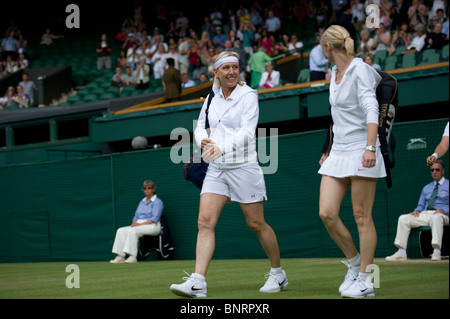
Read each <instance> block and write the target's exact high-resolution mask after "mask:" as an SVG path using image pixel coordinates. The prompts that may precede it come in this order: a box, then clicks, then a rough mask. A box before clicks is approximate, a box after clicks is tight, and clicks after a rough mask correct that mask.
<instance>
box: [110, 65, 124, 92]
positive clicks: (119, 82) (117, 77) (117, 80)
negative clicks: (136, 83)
mask: <svg viewBox="0 0 450 319" xmlns="http://www.w3.org/2000/svg"><path fill="white" fill-rule="evenodd" d="M124 82H125V81H124V79H123V73H122V68H121V67H120V66H116V73H115V74H114V75H113V76H112V80H111V86H117V87H120V88H122V86H124V85H125V83H124Z"/></svg>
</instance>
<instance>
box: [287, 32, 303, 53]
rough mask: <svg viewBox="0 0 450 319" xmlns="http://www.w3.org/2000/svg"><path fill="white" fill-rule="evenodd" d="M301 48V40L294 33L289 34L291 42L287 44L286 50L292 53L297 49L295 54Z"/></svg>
mask: <svg viewBox="0 0 450 319" xmlns="http://www.w3.org/2000/svg"><path fill="white" fill-rule="evenodd" d="M301 49H303V42H301V41H299V40H298V37H297V35H296V34H295V33H294V34H292V35H291V42H290V43H289V45H288V50H289V51H290V52H291V53H292V52H294V51H298V52H297V53H296V54H300V50H301Z"/></svg>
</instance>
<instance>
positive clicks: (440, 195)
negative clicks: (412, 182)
mask: <svg viewBox="0 0 450 319" xmlns="http://www.w3.org/2000/svg"><path fill="white" fill-rule="evenodd" d="M435 185H436V182H435V181H432V182H431V183H430V184H427V185H425V186H424V188H423V189H422V194H420V199H419V204H418V206H417V208H416V209H415V210H418V211H419V212H423V211H424V210H426V209H427V204H428V200H429V199H430V197H431V194H432V193H433V189H434V186H435ZM434 209H436V210H437V209H441V210H443V211H444V212H445V215H447V216H448V179H445V178H444V177H442V179H441V180H440V181H439V188H438V192H437V196H436V202H435V203H434Z"/></svg>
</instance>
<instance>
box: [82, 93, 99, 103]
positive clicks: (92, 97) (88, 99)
mask: <svg viewBox="0 0 450 319" xmlns="http://www.w3.org/2000/svg"><path fill="white" fill-rule="evenodd" d="M97 100H98V98H97V95H95V94H88V95H86V96H84V97H83V101H84V102H93V101H97Z"/></svg>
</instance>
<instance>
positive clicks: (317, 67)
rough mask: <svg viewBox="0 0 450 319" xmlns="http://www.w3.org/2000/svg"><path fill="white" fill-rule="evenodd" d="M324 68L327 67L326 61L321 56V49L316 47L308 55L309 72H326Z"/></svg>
mask: <svg viewBox="0 0 450 319" xmlns="http://www.w3.org/2000/svg"><path fill="white" fill-rule="evenodd" d="M325 66H328V60H327V58H326V57H325V56H324V55H323V52H322V47H321V46H320V45H317V46H315V47H314V48H313V49H312V50H311V52H310V53H309V70H310V71H318V72H326V71H325Z"/></svg>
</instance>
